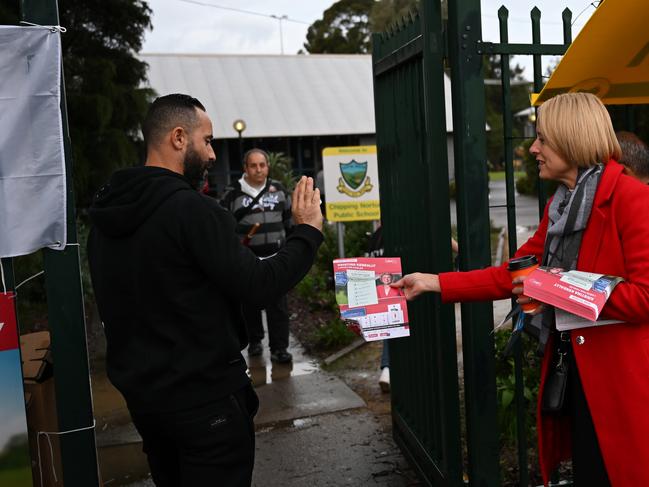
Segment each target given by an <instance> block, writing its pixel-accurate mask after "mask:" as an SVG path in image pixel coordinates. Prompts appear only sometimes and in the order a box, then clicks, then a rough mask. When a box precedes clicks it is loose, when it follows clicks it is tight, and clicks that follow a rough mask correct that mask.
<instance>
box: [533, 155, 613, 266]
mask: <svg viewBox="0 0 649 487" xmlns="http://www.w3.org/2000/svg"><path fill="white" fill-rule="evenodd" d="M602 169H603V166H602V165H601V164H598V165H596V166H592V167H590V168H587V169H580V170H579V173H578V175H577V184H576V185H575V188H574V190H572V191H570V190H569V189H568V188H567V187H566V186H565V185H563V184H561V185H559V187H558V188H557V190H556V192H555V193H554V199H553V200H552V203H550V208H549V209H548V217H549V220H550V221H549V222H548V231H547V234H546V237H545V249H544V252H543V264H544V265H547V266H553V267H562V268H564V269H575V268H576V267H577V258H578V257H579V247H580V246H581V238H582V236H583V233H584V229H585V228H586V224H587V223H588V218H589V217H590V212H591V210H592V208H593V201H594V200H595V191H597V185H598V184H599V178H600V176H601V174H602Z"/></svg>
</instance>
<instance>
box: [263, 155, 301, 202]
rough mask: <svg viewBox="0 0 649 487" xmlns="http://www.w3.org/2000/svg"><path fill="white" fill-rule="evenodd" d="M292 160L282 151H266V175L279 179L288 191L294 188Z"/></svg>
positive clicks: (294, 177) (295, 180)
mask: <svg viewBox="0 0 649 487" xmlns="http://www.w3.org/2000/svg"><path fill="white" fill-rule="evenodd" d="M292 165H293V161H292V160H291V158H290V157H289V156H287V155H286V154H284V153H283V152H269V153H268V169H269V171H268V176H269V177H270V178H271V179H274V180H276V181H279V182H280V183H282V186H284V188H286V191H288V192H289V193H290V192H292V191H293V189H294V188H295V184H296V183H297V177H296V176H295V174H294V173H293V169H292Z"/></svg>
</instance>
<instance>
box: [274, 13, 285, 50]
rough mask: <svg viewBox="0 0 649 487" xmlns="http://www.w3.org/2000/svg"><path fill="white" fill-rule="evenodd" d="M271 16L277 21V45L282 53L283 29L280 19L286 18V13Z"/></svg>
mask: <svg viewBox="0 0 649 487" xmlns="http://www.w3.org/2000/svg"><path fill="white" fill-rule="evenodd" d="M271 17H272V18H274V19H277V20H278V21H279V45H280V52H281V53H282V55H283V54H284V31H283V29H282V20H288V15H281V16H280V15H271Z"/></svg>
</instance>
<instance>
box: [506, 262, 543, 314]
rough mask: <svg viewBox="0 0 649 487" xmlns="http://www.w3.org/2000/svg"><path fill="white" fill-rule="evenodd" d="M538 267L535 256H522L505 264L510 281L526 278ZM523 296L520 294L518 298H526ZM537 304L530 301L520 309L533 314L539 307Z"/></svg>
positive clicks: (534, 301)
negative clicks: (521, 277)
mask: <svg viewBox="0 0 649 487" xmlns="http://www.w3.org/2000/svg"><path fill="white" fill-rule="evenodd" d="M538 266H539V261H538V260H537V259H536V256H535V255H524V256H523V257H517V258H515V259H512V260H510V261H509V263H508V264H507V270H508V271H509V275H510V276H511V277H512V280H513V279H514V278H516V277H520V276H527V275H528V274H530V273H531V272H532V271H533V270H534V269H536V268H537V267H538ZM526 297H527V296H525V295H524V294H521V295H520V296H519V298H526ZM539 304H540V303H539V302H538V301H536V300H532V301H530V302H529V303H525V304H521V309H522V310H523V313H533V312H534V311H535V310H536V308H538V306H539Z"/></svg>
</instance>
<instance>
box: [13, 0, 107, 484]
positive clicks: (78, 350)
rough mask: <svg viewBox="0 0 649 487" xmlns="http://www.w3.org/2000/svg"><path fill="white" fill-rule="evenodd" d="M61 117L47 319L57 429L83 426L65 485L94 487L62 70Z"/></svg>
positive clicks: (32, 6) (46, 6)
mask: <svg viewBox="0 0 649 487" xmlns="http://www.w3.org/2000/svg"><path fill="white" fill-rule="evenodd" d="M21 6H22V18H23V20H25V21H28V22H32V23H35V24H39V25H58V24H59V15H58V4H57V1H56V0H22V2H21ZM61 116H62V118H63V137H64V148H65V169H66V184H67V224H68V227H67V234H68V245H67V247H66V248H65V250H63V251H55V250H50V249H45V250H43V262H44V267H45V287H46V291H47V307H48V321H49V325H50V333H51V344H52V345H51V346H52V353H53V356H54V363H55V386H56V408H57V412H58V423H59V431H71V430H79V429H80V430H81V431H77V432H74V433H70V434H65V435H61V436H60V444H61V457H62V463H63V480H64V482H65V485H66V487H96V486H98V485H99V473H98V465H97V450H96V444H95V431H94V426H93V425H94V418H93V413H92V396H91V392H90V378H89V373H88V352H87V348H86V328H85V317H84V308H83V290H82V287H81V271H80V263H79V244H78V241H77V226H76V215H75V208H74V193H73V181H72V159H71V154H72V151H71V146H70V135H69V130H68V120H67V106H66V99H65V85H64V83H63V74H62V75H61Z"/></svg>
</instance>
